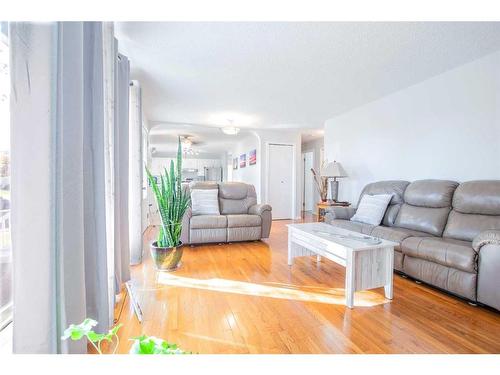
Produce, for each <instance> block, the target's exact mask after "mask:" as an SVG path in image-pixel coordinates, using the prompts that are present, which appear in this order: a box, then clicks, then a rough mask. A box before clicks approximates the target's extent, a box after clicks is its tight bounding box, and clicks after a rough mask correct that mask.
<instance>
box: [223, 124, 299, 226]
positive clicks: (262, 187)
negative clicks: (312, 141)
mask: <svg viewBox="0 0 500 375" xmlns="http://www.w3.org/2000/svg"><path fill="white" fill-rule="evenodd" d="M269 143H285V144H291V145H293V146H294V147H295V153H294V160H290V163H295V168H294V172H295V180H296V183H295V184H294V186H291V187H290V188H291V189H293V192H292V195H294V196H295V200H294V202H295V216H296V217H300V210H301V204H302V197H301V186H302V170H301V163H300V160H301V140H300V131H298V130H289V129H280V130H255V131H253V134H252V135H250V136H246V137H245V138H242V139H241V140H239V141H238V142H235V144H234V146H233V147H232V148H231V149H230V151H228V153H229V154H231V158H235V157H238V165H239V156H240V155H241V154H242V153H246V154H247V166H246V167H245V168H243V169H240V168H239V167H238V169H237V170H233V175H232V181H242V182H246V183H249V184H253V185H254V186H255V190H256V192H257V201H258V202H259V203H260V202H262V203H267V202H268V200H267V195H266V194H267V190H266V186H267V176H268V173H269V172H268V170H267V145H268V144H269ZM253 149H256V150H257V164H256V165H252V166H249V165H248V152H249V151H250V150H253ZM228 157H229V156H228Z"/></svg>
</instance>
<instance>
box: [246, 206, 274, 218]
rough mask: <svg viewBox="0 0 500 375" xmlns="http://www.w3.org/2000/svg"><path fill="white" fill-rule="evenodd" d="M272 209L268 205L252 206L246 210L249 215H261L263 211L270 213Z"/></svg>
mask: <svg viewBox="0 0 500 375" xmlns="http://www.w3.org/2000/svg"><path fill="white" fill-rule="evenodd" d="M271 210H272V208H271V206H270V205H268V204H254V205H253V206H250V208H249V209H248V214H249V215H262V214H263V213H264V211H271Z"/></svg>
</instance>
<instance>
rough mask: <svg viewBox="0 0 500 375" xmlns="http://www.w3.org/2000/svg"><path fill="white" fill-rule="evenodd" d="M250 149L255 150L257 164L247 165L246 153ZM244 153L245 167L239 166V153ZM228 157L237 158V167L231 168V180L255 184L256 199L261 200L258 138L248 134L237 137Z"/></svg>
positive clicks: (260, 160) (260, 161)
mask: <svg viewBox="0 0 500 375" xmlns="http://www.w3.org/2000/svg"><path fill="white" fill-rule="evenodd" d="M251 150H257V164H255V165H249V160H248V158H249V155H248V153H249V152H250V151H251ZM229 154H230V155H229ZM241 154H246V157H247V165H246V167H245V168H240V166H239V165H240V155H241ZM228 155H229V156H228V158H230V159H231V163H232V159H233V158H236V157H237V158H238V169H233V173H232V177H231V181H240V182H245V183H247V184H251V185H254V186H255V191H256V192H257V201H258V202H260V201H261V197H262V195H261V178H260V170H261V167H262V159H261V152H260V142H259V138H258V137H257V136H256V135H254V134H250V135H247V136H245V137H244V138H240V139H238V141H237V142H235V143H234V145H233V146H232V147H231V149H230V151H229V153H228Z"/></svg>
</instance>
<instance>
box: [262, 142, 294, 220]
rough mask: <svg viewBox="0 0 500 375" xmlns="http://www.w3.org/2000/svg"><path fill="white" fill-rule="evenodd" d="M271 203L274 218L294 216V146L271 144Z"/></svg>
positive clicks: (269, 172) (269, 174) (269, 196)
mask: <svg viewBox="0 0 500 375" xmlns="http://www.w3.org/2000/svg"><path fill="white" fill-rule="evenodd" d="M268 160H269V171H268V176H269V182H268V183H269V185H268V186H269V190H268V192H269V194H268V200H269V204H270V205H271V206H272V208H273V219H291V218H292V217H293V212H292V210H293V188H294V186H293V168H294V164H293V146H292V145H277V144H270V145H269V155H268Z"/></svg>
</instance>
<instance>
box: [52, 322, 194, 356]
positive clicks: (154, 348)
mask: <svg viewBox="0 0 500 375" xmlns="http://www.w3.org/2000/svg"><path fill="white" fill-rule="evenodd" d="M96 325H97V322H96V321H95V320H93V319H88V318H87V319H85V320H84V321H83V322H81V323H80V324H71V325H70V326H69V327H68V328H67V329H66V330H65V331H64V335H63V336H62V337H61V339H63V340H67V339H71V340H73V341H78V340H81V339H82V338H84V337H86V338H87V340H89V342H90V343H91V344H92V345H93V346H94V348H95V349H96V350H97V352H98V353H99V354H102V350H101V343H102V342H103V341H108V342H109V343H113V341H115V340H114V339H115V338H116V342H115V347H114V350H113V354H115V353H116V349H117V348H118V344H119V343H120V339H119V338H118V334H117V333H118V330H119V329H120V328H121V326H122V324H117V325H116V326H114V327H113V328H111V329H110V330H109V331H108V333H106V334H104V333H96V332H94V331H93V330H92V328H93V327H95V326H96ZM131 340H132V341H134V343H133V344H132V347H131V348H130V352H129V353H130V354H191V353H188V352H185V351H183V350H181V349H179V348H178V347H177V345H176V344H170V343H168V342H166V341H165V340H162V339H159V338H157V337H154V336H145V335H143V336H140V337H136V338H133V339H131Z"/></svg>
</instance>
